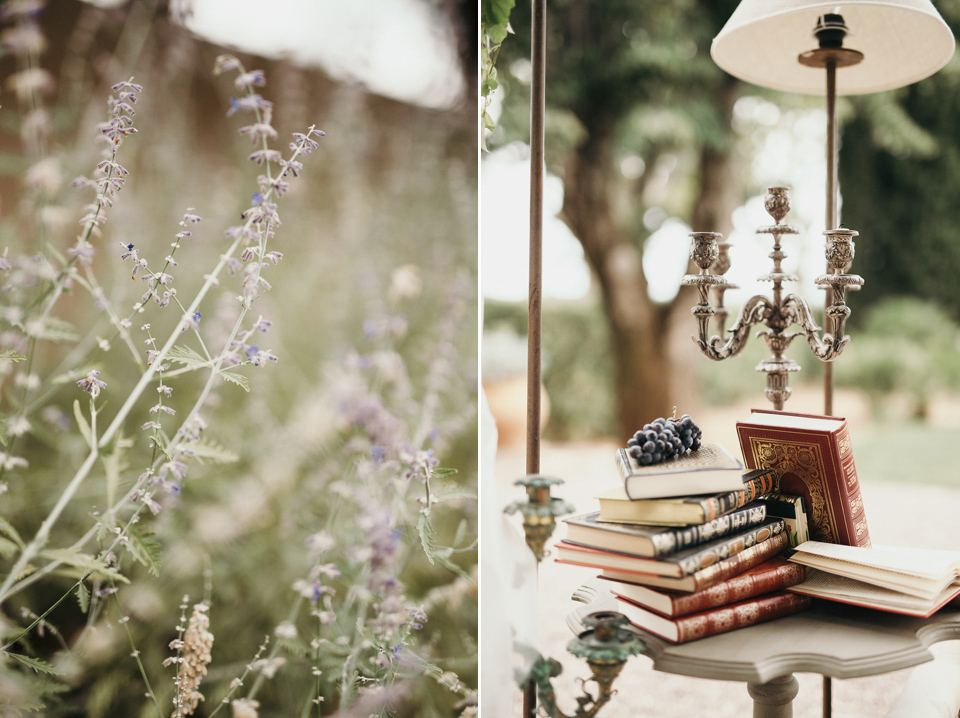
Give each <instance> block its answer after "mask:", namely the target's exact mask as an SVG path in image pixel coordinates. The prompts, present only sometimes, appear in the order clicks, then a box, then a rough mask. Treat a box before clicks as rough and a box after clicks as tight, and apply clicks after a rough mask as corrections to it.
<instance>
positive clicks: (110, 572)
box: [39, 548, 130, 583]
mask: <svg viewBox="0 0 960 718" xmlns="http://www.w3.org/2000/svg"><path fill="white" fill-rule="evenodd" d="M39 556H40V557H42V558H47V559H50V560H51V561H59V562H60V563H65V564H67V565H68V566H73V567H74V568H78V569H80V570H81V571H83V573H88V572H89V573H96V574H99V575H100V576H102V577H104V578H112V579H114V580H115V581H122V582H123V583H130V580H129V579H127V578H126V577H125V576H122V575H120V573H118V572H117V570H116V569H113V568H110V567H109V566H107V564H105V563H104V562H103V561H100V560H99V559H97V558H96V557H95V556H91V555H90V554H88V553H83V552H82V551H80V550H79V549H75V548H56V549H47V550H45V551H41V552H40V553H39Z"/></svg>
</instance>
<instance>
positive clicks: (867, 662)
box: [567, 582, 960, 715]
mask: <svg viewBox="0 0 960 718" xmlns="http://www.w3.org/2000/svg"><path fill="white" fill-rule="evenodd" d="M574 599H575V600H577V601H580V602H582V604H583V605H581V606H579V607H577V608H576V609H575V610H574V611H572V612H571V613H570V614H569V615H568V618H567V624H568V626H569V628H570V629H571V630H572V631H574V632H575V633H578V632H579V631H580V630H582V623H581V622H582V619H583V617H584V616H586V615H587V614H589V613H592V612H594V611H599V610H614V611H615V610H616V609H617V600H616V599H615V598H614V597H613V595H612V594H610V592H609V591H608V590H605V589H603V588H601V587H600V586H599V585H598V584H597V583H594V582H589V583H586V584H584V585H583V586H582V587H581V588H580V589H579V590H577V591H576V592H575V594H574ZM638 633H639V634H640V636H641V638H642V640H643V643H644V644H645V646H646V652H645V654H646V655H647V656H648V657H649V658H650V659H651V660H652V661H653V667H654V668H655V669H656V670H659V671H664V672H667V673H675V674H679V675H685V676H692V677H696V678H708V679H715V680H729V681H742V682H746V683H747V684H748V685H749V686H750V688H751V695H753V696H754V698H755V701H756V700H757V698H756V695H755V691H756V689H757V687H759V686H763V685H764V684H771V682H773V684H777V685H778V686H780V685H785V684H784V680H783V679H784V678H785V677H790V676H792V674H794V673H819V674H822V675H824V676H831V677H834V678H859V677H863V676H870V675H876V674H881V673H888V672H890V671H896V670H900V669H903V668H910V667H913V666H916V665H919V664H921V663H925V662H927V661H930V660H932V659H933V654H932V653H931V652H930V650H929V647H930V646H931V645H933V644H934V643H937V642H940V641H946V640H952V639H960V608H955V607H947V608H944V609H941V610H940V611H938V612H937V613H935V614H934V615H933V616H931V617H930V618H916V617H912V616H903V615H898V614H894V613H886V612H883V611H876V610H872V609H868V608H861V607H858V606H849V605H845V604H841V603H835V602H829V601H823V600H815V601H814V605H813V607H812V608H811V609H810V610H809V611H805V612H803V613H798V614H794V615H792V616H786V617H784V618H778V619H776V620H773V621H768V622H766V623H761V624H758V625H756V626H749V627H747V628H741V629H738V630H735V631H730V632H728V633H722V634H719V635H716V636H710V637H708V638H702V639H700V640H697V641H691V642H690V643H684V644H679V645H674V644H671V643H669V642H667V641H664V640H662V639H660V638H657V637H656V636H653V635H651V634H648V633H646V632H644V631H638ZM786 690H787V688H786V687H784V688H783V691H786ZM777 692H782V691H781V690H780V688H777ZM793 695H795V691H794V694H793ZM793 695H790V696H789V699H788V698H787V697H786V694H785V693H784V695H783V700H784V702H785V703H789V700H792V697H793ZM755 715H767V713H764V712H762V711H760V712H758V713H755ZM769 715H779V713H774V712H771V713H769Z"/></svg>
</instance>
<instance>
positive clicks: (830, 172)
mask: <svg viewBox="0 0 960 718" xmlns="http://www.w3.org/2000/svg"><path fill="white" fill-rule="evenodd" d="M826 69H827V210H826V225H827V226H826V229H837V228H838V227H839V226H840V213H839V191H838V187H837V161H838V155H839V148H838V146H837V145H838V142H837V139H838V137H837V136H838V132H837V62H836V60H832V59H831V60H827V67H826ZM829 271H830V268H829V267H827V272H829ZM831 304H833V289H832V288H831V287H827V292H826V296H825V298H824V307H829V306H830V305H831ZM824 319H826V317H824ZM824 326H828V325H827V324H826V322H824ZM823 413H824V414H826V415H828V416H829V415H832V414H833V364H831V363H830V362H825V363H824V365H823ZM826 680H827V681H829V680H830V679H829V678H827V679H826Z"/></svg>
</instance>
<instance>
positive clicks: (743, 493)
mask: <svg viewBox="0 0 960 718" xmlns="http://www.w3.org/2000/svg"><path fill="white" fill-rule="evenodd" d="M775 480H776V472H775V471H773V470H772V469H771V470H768V471H765V472H764V473H762V474H760V475H759V476H754V477H753V478H752V479H751V480H750V481H748V482H747V483H745V484H744V485H743V488H742V489H740V490H738V491H731V492H729V493H726V494H720V495H719V496H711V497H710V498H709V499H703V500H701V501H700V508H701V509H702V511H703V520H704V521H712V520H713V519H715V518H717V517H719V516H723V515H725V514H728V513H730V512H731V511H736V510H737V509H739V508H742V507H744V506H746V505H747V504H749V503H750V502H751V501H753V500H755V499H756V498H758V497H759V496H762V495H763V494H765V493H767V492H768V491H772V490H773V486H774V483H775Z"/></svg>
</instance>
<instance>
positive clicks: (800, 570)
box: [610, 556, 806, 618]
mask: <svg viewBox="0 0 960 718" xmlns="http://www.w3.org/2000/svg"><path fill="white" fill-rule="evenodd" d="M805 574H806V570H805V568H804V567H803V566H800V565H799V564H796V563H791V562H790V561H788V560H787V559H786V558H784V557H782V556H777V557H775V558H772V559H769V560H767V561H764V562H763V563H761V564H758V565H757V566H754V567H753V568H751V569H749V570H748V571H745V572H744V573H741V574H740V575H739V576H734V577H733V578H729V579H727V580H726V581H721V582H720V583H718V584H716V585H715V586H711V587H710V588H705V589H703V590H702V591H697V592H696V593H687V594H678V593H674V592H672V591H666V590H663V589H658V588H653V587H651V586H641V585H638V584H631V583H621V582H616V581H611V582H610V590H611V591H612V592H613V594H614V595H615V596H617V597H618V598H622V599H624V600H627V601H630V602H632V603H635V604H637V605H639V606H641V607H643V608H646V609H648V610H650V611H655V612H656V613H659V614H662V615H664V616H667V617H670V618H678V617H680V616H687V615H689V614H691V613H698V612H700V611H706V610H708V609H710V608H716V607H718V606H726V605H727V604H730V603H736V602H737V601H743V600H745V599H748V598H752V597H754V596H760V595H762V594H764V593H770V592H772V591H782V590H783V589H785V588H789V587H790V586H795V585H796V584H798V583H800V582H801V581H803V580H804V577H805Z"/></svg>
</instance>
